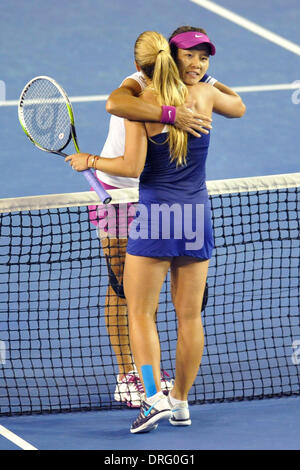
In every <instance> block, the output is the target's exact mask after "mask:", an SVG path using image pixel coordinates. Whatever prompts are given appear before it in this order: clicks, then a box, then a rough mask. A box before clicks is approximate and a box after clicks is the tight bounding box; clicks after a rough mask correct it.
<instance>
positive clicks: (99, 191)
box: [82, 170, 112, 204]
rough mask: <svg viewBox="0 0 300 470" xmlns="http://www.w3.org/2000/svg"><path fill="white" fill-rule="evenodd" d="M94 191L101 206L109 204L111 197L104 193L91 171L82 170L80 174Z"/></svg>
mask: <svg viewBox="0 0 300 470" xmlns="http://www.w3.org/2000/svg"><path fill="white" fill-rule="evenodd" d="M82 173H83V174H84V176H85V177H86V179H87V180H88V182H89V183H90V185H91V186H92V188H93V189H94V191H96V193H97V194H98V196H99V198H100V200H101V201H102V202H103V204H109V203H110V201H111V199H112V198H111V196H110V195H109V194H108V193H107V192H106V191H105V189H104V188H103V186H102V184H101V183H100V181H99V180H98V179H97V178H96V176H95V175H94V173H93V172H92V171H91V170H84V171H83V172H82Z"/></svg>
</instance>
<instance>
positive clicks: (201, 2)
mask: <svg viewBox="0 0 300 470" xmlns="http://www.w3.org/2000/svg"><path fill="white" fill-rule="evenodd" d="M190 2H193V3H196V4H197V5H198V6H200V7H203V8H206V9H207V10H210V11H212V12H213V13H215V14H216V15H219V16H222V17H223V18H225V19H227V20H229V21H231V22H232V23H236V24H237V25H238V26H241V27H242V28H245V29H248V30H249V31H251V32H252V33H254V34H257V35H258V36H261V37H263V38H264V39H267V40H268V41H271V42H273V43H274V44H276V45H277V46H280V47H283V48H284V49H287V50H288V51H290V52H293V53H294V54H297V55H300V46H299V45H298V44H296V43H294V42H292V41H289V40H288V39H285V38H283V37H282V36H279V35H278V34H275V33H272V31H270V30H269V29H266V28H263V27H262V26H259V25H258V24H257V23H254V22H253V21H249V20H247V19H246V18H245V17H243V16H241V15H237V14H236V13H234V12H233V11H231V10H228V9H227V8H224V7H221V6H220V5H218V4H217V3H215V2H211V1H210V0H190Z"/></svg>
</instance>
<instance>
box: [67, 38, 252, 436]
mask: <svg viewBox="0 0 300 470" xmlns="http://www.w3.org/2000/svg"><path fill="white" fill-rule="evenodd" d="M170 43H171V47H176V48H177V60H176V62H177V66H176V63H175V62H174V60H173V58H172V55H171V51H170V45H169V43H168V41H167V40H166V38H164V37H163V36H162V35H161V34H159V33H156V32H153V31H146V32H144V33H142V34H141V35H140V36H139V37H138V39H137V41H136V44H135V62H136V66H137V69H138V70H140V71H142V72H143V74H144V76H145V79H146V81H147V85H148V86H147V88H146V89H145V91H144V92H143V94H142V95H141V96H140V97H139V99H140V100H143V101H144V102H147V103H152V104H155V105H163V106H162V123H155V122H145V123H143V122H137V121H125V133H126V143H125V153H124V155H122V156H120V157H116V158H110V159H107V158H103V157H100V156H94V155H89V154H75V155H71V156H70V157H67V159H66V160H67V161H69V162H70V164H71V165H72V166H73V167H74V168H75V169H76V170H78V171H82V170H84V169H86V168H91V167H93V168H96V169H97V170H100V171H103V172H106V173H108V174H110V175H117V176H125V177H134V178H136V177H140V185H139V204H138V207H137V211H136V216H135V219H134V221H133V222H132V224H131V227H130V233H129V240H128V246H127V253H126V259H125V269H124V292H125V296H126V301H127V306H128V314H129V331H130V346H131V351H132V353H133V357H134V362H135V364H136V367H137V369H138V372H139V376H140V377H141V378H142V382H143V387H144V390H145V397H144V401H143V402H142V405H141V408H140V413H139V415H138V417H137V419H136V420H135V421H134V422H133V423H132V425H131V428H130V431H131V432H132V433H140V432H148V431H151V430H152V429H155V428H156V427H157V425H158V421H159V420H161V419H163V418H165V419H166V418H167V419H169V421H170V423H171V424H172V425H175V426H187V425H190V424H191V418H190V411H189V407H188V393H189V390H190V389H191V387H192V385H193V383H194V381H195V378H196V376H197V373H198V370H199V366H200V363H201V358H202V354H203V348H204V333H203V326H202V319H201V307H202V300H203V294H204V289H205V284H206V277H207V271H208V265H209V260H210V258H211V255H212V251H213V247H214V243H213V233H212V223H211V211H210V205H209V199H208V195H207V190H206V183H205V179H206V178H205V162H206V158H207V153H208V147H209V142H210V135H202V137H201V138H197V137H193V136H189V137H188V135H187V133H185V132H183V131H181V130H178V129H176V128H175V127H174V126H169V127H168V126H167V127H165V125H164V124H163V123H167V124H168V119H169V122H170V123H171V122H174V113H175V112H176V108H175V107H176V106H180V105H182V104H184V103H186V104H188V105H189V106H190V107H191V108H192V109H193V110H194V111H196V112H198V113H203V114H205V115H206V116H211V114H212V112H213V111H214V112H216V113H219V114H221V115H223V116H226V117H231V118H234V117H236V118H238V117H242V116H243V114H244V113H245V105H244V104H243V102H242V100H241V98H240V97H239V96H238V95H236V94H235V95H227V94H224V93H221V92H220V91H219V90H218V89H217V88H215V87H212V86H210V85H209V84H207V83H203V82H199V80H200V78H201V76H203V71H204V73H205V70H207V68H208V61H209V57H210V55H214V54H215V47H214V45H213V44H212V42H211V41H210V39H209V38H208V37H207V36H206V35H205V34H203V33H202V32H201V31H199V32H197V31H189V32H183V33H180V34H178V35H175V36H174V37H173V38H172V39H171V41H170ZM129 215H132V214H129ZM169 270H170V272H171V287H172V301H173V304H174V308H175V311H176V315H177V325H178V333H177V336H178V337H177V349H176V376H175V381H174V386H173V389H172V390H171V392H170V393H169V395H168V397H167V396H166V395H165V394H163V393H162V391H161V380H160V343H159V336H158V332H157V328H156V323H155V312H156V308H157V305H158V302H159V296H160V291H161V287H162V285H163V282H164V280H165V278H166V275H167V273H168V271H169Z"/></svg>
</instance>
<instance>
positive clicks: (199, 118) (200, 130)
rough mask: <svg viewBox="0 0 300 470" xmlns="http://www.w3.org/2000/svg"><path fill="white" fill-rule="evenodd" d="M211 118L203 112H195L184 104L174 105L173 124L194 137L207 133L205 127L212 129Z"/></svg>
mask: <svg viewBox="0 0 300 470" xmlns="http://www.w3.org/2000/svg"><path fill="white" fill-rule="evenodd" d="M211 123H212V119H211V118H210V117H209V116H206V115H204V114H200V113H196V112H194V111H192V110H191V109H190V108H187V107H186V106H185V105H182V106H178V107H176V118H175V123H174V126H176V127H177V128H178V129H181V130H183V131H186V132H188V133H189V134H192V135H193V136H195V137H201V134H208V133H209V131H208V130H207V129H212V126H211Z"/></svg>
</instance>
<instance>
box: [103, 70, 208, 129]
mask: <svg viewBox="0 0 300 470" xmlns="http://www.w3.org/2000/svg"><path fill="white" fill-rule="evenodd" d="M140 93H141V87H140V85H139V84H138V82H137V81H136V80H133V79H131V78H129V79H127V80H125V82H124V83H123V85H122V86H121V87H120V88H117V89H116V90H114V91H113V92H112V93H111V94H110V96H109V98H108V100H107V102H106V110H107V112H109V113H110V114H114V115H116V116H119V117H122V118H126V119H129V120H133V121H145V122H160V120H161V115H162V108H161V106H158V105H155V104H152V103H148V102H145V101H142V100H140V99H138V96H139V94H140ZM211 121H212V120H211V118H210V117H209V116H206V115H204V114H199V113H195V112H193V111H191V110H190V109H188V108H187V107H186V106H179V107H177V108H176V119H175V123H174V125H175V126H176V127H178V128H179V129H182V130H184V131H186V132H189V133H190V134H192V135H194V136H195V137H200V134H199V132H201V133H204V134H208V131H207V130H206V129H210V128H211ZM205 128H206V129H205Z"/></svg>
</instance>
